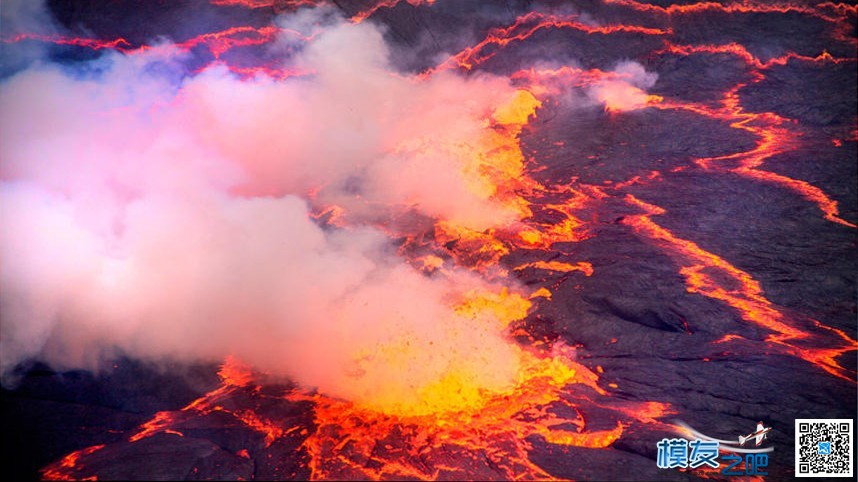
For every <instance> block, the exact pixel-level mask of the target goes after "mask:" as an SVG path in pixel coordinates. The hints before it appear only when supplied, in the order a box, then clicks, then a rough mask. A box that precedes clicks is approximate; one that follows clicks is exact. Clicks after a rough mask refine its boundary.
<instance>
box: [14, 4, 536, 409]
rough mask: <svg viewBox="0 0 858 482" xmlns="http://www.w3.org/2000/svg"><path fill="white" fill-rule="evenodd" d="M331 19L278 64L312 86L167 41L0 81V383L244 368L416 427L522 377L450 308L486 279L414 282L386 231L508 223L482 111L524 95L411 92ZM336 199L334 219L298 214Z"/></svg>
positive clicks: (408, 82)
mask: <svg viewBox="0 0 858 482" xmlns="http://www.w3.org/2000/svg"><path fill="white" fill-rule="evenodd" d="M325 15H326V16H327V17H326V18H327V20H325V22H326V23H325V25H326V26H325V28H324V29H323V30H322V31H320V32H317V33H316V34H315V35H314V36H313V37H312V40H310V41H309V42H308V43H307V44H306V46H303V48H302V49H301V51H300V53H299V54H297V55H296V56H295V57H294V58H293V59H292V60H291V64H290V68H294V69H295V70H296V71H299V72H304V73H305V74H304V75H302V76H298V77H294V78H290V79H287V80H285V81H275V80H272V79H270V78H267V77H265V76H257V77H255V78H253V79H249V80H240V79H238V78H236V77H235V76H234V75H233V74H231V73H230V72H229V71H228V70H227V69H226V68H225V67H222V66H214V67H211V68H209V69H207V70H205V71H204V72H202V73H200V74H199V75H195V76H186V75H185V74H184V71H183V68H182V65H181V60H182V59H181V58H180V57H178V56H177V54H176V53H175V52H171V50H170V49H169V46H164V48H160V49H153V50H152V51H149V52H147V53H136V54H131V55H127V56H123V55H119V54H110V55H106V56H105V57H102V58H101V59H99V60H97V61H95V62H91V63H88V64H87V65H86V66H85V67H84V68H80V67H78V68H70V67H66V66H61V65H52V64H42V65H36V66H34V67H31V68H29V69H28V70H25V71H22V72H20V73H18V74H16V75H14V76H12V77H10V78H8V79H6V80H5V81H4V82H3V83H2V84H0V176H2V177H0V179H2V180H0V210H2V211H0V215H2V225H3V235H2V237H0V288H1V289H0V310H1V311H0V315H2V325H0V329H2V331H0V348H2V350H0V362H2V369H3V371H4V373H7V374H8V371H9V370H10V369H11V368H12V367H14V366H15V364H16V363H18V362H20V361H21V360H23V359H26V358H28V357H40V358H42V359H44V360H46V361H48V362H49V363H52V364H54V365H55V366H58V367H62V368H68V367H83V368H95V367H96V366H97V364H98V361H99V360H100V359H102V358H103V357H105V356H110V355H111V354H112V353H114V352H115V351H116V350H119V351H121V352H122V353H126V354H129V355H132V356H137V357H142V358H147V359H161V358H164V357H167V358H171V359H178V360H185V361H197V360H211V361H220V360H222V359H223V358H224V357H226V356H228V355H235V356H237V357H238V358H240V359H241V360H244V361H246V362H248V363H251V364H253V365H254V366H256V367H258V368H259V369H261V370H265V371H268V372H270V373H272V374H275V375H282V376H288V377H290V378H292V379H294V380H296V381H297V382H299V383H301V384H303V385H304V386H308V387H318V389H319V390H320V391H322V392H324V393H327V394H329V395H333V396H339V397H344V398H347V399H350V400H355V401H358V402H363V403H366V404H368V405H371V406H375V407H377V408H380V409H384V410H388V409H390V410H400V411H405V412H408V413H427V412H430V411H434V410H438V409H447V408H456V407H458V406H461V405H464V404H467V403H469V397H473V396H475V393H477V391H478V390H502V389H505V388H508V387H509V386H510V385H511V384H513V383H514V378H515V373H516V370H517V368H518V366H517V365H518V353H517V348H516V347H515V345H514V344H511V343H510V342H509V341H508V340H507V339H506V338H505V336H504V335H503V333H502V328H501V325H499V324H498V323H491V322H490V321H491V320H487V319H486V317H490V316H491V315H482V314H480V315H465V314H459V313H457V312H456V311H455V310H453V309H452V307H453V306H455V305H456V303H458V302H460V301H461V300H462V299H463V298H464V297H466V296H467V294H468V293H471V292H474V291H480V290H488V291H498V290H500V288H501V287H500V286H497V285H493V284H491V283H489V282H487V281H485V280H482V279H479V278H478V277H476V276H475V275H473V274H471V273H469V272H467V271H464V270H457V269H448V270H439V271H437V272H435V273H434V274H433V275H431V276H430V275H426V274H424V273H422V272H420V271H417V270H415V269H414V268H412V267H411V266H410V265H409V264H408V263H407V262H405V261H404V260H403V259H402V258H400V257H399V256H398V255H397V254H396V252H395V247H394V246H391V242H390V238H391V234H392V233H390V232H385V231H382V229H383V227H384V226H390V225H391V220H393V219H400V218H401V217H402V216H416V217H422V218H429V219H443V220H446V221H448V222H451V223H454V224H456V225H459V226H462V227H465V228H468V229H474V230H484V229H487V228H490V227H495V226H503V225H506V224H509V223H511V222H514V221H515V220H516V219H517V215H518V213H517V211H516V208H515V207H510V205H509V204H510V203H505V202H502V199H501V198H500V197H499V191H498V186H502V185H503V184H504V183H506V182H512V180H514V179H515V177H516V176H517V175H518V174H520V173H516V172H515V169H513V170H512V171H498V170H497V169H493V168H492V162H493V159H495V157H494V156H496V155H497V152H496V151H497V149H498V147H497V143H496V137H497V135H498V134H497V132H496V129H495V128H493V127H492V125H491V122H490V121H489V119H491V118H492V115H493V114H494V113H496V112H497V111H498V109H499V108H502V107H503V106H504V105H506V104H508V103H509V102H511V101H514V100H515V99H516V98H517V96H520V93H518V92H517V91H516V90H515V89H514V88H512V87H510V85H509V83H508V82H507V80H506V79H500V78H497V77H492V76H473V77H470V78H468V79H464V78H461V77H459V76H456V75H454V74H451V73H440V74H437V75H434V76H432V77H431V78H428V79H422V80H418V79H415V78H410V77H404V76H402V75H399V74H397V73H396V72H393V71H392V69H391V68H390V67H389V63H388V59H387V52H388V50H387V47H386V45H385V43H384V41H383V39H382V36H381V34H380V33H379V31H378V30H377V29H376V28H374V27H373V26H371V25H369V24H359V25H352V24H347V23H344V22H341V21H331V20H330V15H329V13H326V14H325ZM299 20H300V21H301V22H304V24H306V25H310V24H312V22H306V18H302V19H299ZM293 40H294V39H293ZM293 40H289V41H290V42H291V41H293ZM331 206H337V207H339V208H340V209H341V210H342V211H343V212H344V213H345V219H346V221H347V222H346V223H345V224H344V227H332V226H320V225H319V224H318V223H317V222H316V221H314V219H313V218H312V217H311V213H313V212H318V211H319V210H321V209H324V208H329V207H331ZM389 229H393V228H389ZM486 367H490V368H489V369H487V368H486ZM457 388H459V389H460V390H459V393H460V395H459V397H460V398H456V397H457V395H455V393H457V392H456V389H457ZM440 390H443V391H444V392H445V393H449V394H452V395H450V396H447V397H445V399H444V401H443V402H439V401H437V400H433V399H432V397H431V394H432V393H434V392H435V391H440ZM469 390H470V391H469ZM437 403H443V404H446V405H444V406H438V405H432V404H437Z"/></svg>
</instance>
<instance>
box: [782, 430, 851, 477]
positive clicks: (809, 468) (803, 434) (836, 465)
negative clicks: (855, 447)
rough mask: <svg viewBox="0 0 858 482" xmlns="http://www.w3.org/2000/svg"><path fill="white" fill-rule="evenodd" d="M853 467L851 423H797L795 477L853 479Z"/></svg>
mask: <svg viewBox="0 0 858 482" xmlns="http://www.w3.org/2000/svg"><path fill="white" fill-rule="evenodd" d="M852 465H853V461H852V420H851V419H848V418H844V419H836V418H799V419H796V421H795V476H796V477H852Z"/></svg>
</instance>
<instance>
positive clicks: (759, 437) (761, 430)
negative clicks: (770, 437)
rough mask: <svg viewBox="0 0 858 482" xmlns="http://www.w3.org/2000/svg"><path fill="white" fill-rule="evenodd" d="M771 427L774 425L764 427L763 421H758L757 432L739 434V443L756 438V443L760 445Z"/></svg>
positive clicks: (743, 443) (742, 443)
mask: <svg viewBox="0 0 858 482" xmlns="http://www.w3.org/2000/svg"><path fill="white" fill-rule="evenodd" d="M771 429H772V427H763V422H757V431H756V432H754V433H752V434H748V435H745V436H744V437H743V436H741V435H739V445H745V442H747V441H748V440H750V439H756V445H757V447H759V446H760V444H761V443H763V439H764V438H766V434H767V433H769V430H771Z"/></svg>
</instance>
